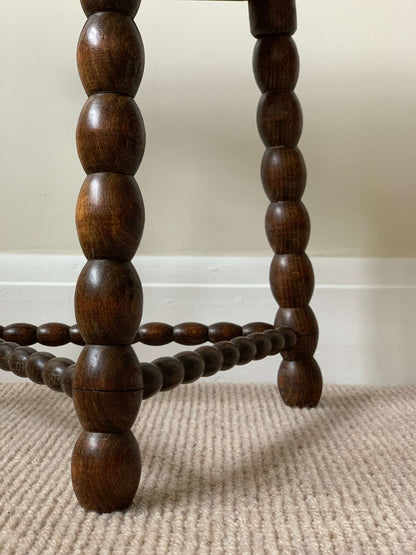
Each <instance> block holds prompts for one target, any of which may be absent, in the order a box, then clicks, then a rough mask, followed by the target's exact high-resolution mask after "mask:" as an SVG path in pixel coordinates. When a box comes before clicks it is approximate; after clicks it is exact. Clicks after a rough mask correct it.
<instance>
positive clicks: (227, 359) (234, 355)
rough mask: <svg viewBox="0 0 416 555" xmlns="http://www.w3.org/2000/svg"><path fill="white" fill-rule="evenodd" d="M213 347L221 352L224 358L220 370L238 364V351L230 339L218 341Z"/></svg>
mask: <svg viewBox="0 0 416 555" xmlns="http://www.w3.org/2000/svg"><path fill="white" fill-rule="evenodd" d="M214 347H215V349H218V350H219V351H220V352H221V353H222V356H223V359H224V362H223V363H222V366H221V370H229V369H230V368H232V367H233V366H235V365H236V364H238V361H239V359H240V351H239V350H238V348H237V347H236V346H235V345H233V344H232V343H231V342H230V341H220V342H219V343H215V345H214Z"/></svg>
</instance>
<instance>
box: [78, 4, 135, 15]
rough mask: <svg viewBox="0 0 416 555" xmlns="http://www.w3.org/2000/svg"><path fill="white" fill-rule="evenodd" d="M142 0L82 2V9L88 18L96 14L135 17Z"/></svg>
mask: <svg viewBox="0 0 416 555" xmlns="http://www.w3.org/2000/svg"><path fill="white" fill-rule="evenodd" d="M140 1H141V0H81V5H82V9H83V10H84V12H85V15H86V16H87V17H88V16H89V15H91V14H92V13H96V12H108V11H110V12H120V13H124V14H126V15H130V16H131V17H134V16H135V15H136V13H137V10H138V9H139V6H140Z"/></svg>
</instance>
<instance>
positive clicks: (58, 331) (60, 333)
mask: <svg viewBox="0 0 416 555" xmlns="http://www.w3.org/2000/svg"><path fill="white" fill-rule="evenodd" d="M36 338H37V342H38V343H41V344H42V345H48V346H49V347H57V346H59V345H66V344H67V343H69V341H70V335H69V326H67V325H65V324H59V323H57V322H50V323H48V324H42V325H41V326H38V328H37V330H36Z"/></svg>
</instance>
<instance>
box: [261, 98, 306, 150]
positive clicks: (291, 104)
mask: <svg viewBox="0 0 416 555" xmlns="http://www.w3.org/2000/svg"><path fill="white" fill-rule="evenodd" d="M257 125H258V129H259V133H260V137H261V139H262V141H263V143H264V144H265V146H267V147H270V146H286V147H292V148H293V147H295V146H296V145H297V144H298V141H299V139H300V136H301V133H302V125H303V117H302V109H301V107H300V103H299V100H298V98H297V96H296V94H295V93H294V92H292V91H270V92H265V93H263V94H262V96H261V98H260V101H259V105H258V108H257Z"/></svg>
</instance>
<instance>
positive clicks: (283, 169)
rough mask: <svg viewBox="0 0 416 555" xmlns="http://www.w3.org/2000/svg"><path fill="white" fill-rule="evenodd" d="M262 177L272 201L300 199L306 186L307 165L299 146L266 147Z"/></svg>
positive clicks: (266, 191)
mask: <svg viewBox="0 0 416 555" xmlns="http://www.w3.org/2000/svg"><path fill="white" fill-rule="evenodd" d="M261 179H262V182H263V188H264V191H265V193H266V195H267V196H268V197H269V200H270V201H271V202H279V201H284V200H286V201H299V200H300V199H301V197H302V195H303V192H304V190H305V186H306V166H305V161H304V159H303V156H302V153H301V152H300V150H299V149H298V148H287V147H274V148H268V149H266V151H265V153H264V156H263V159H262V163H261Z"/></svg>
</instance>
